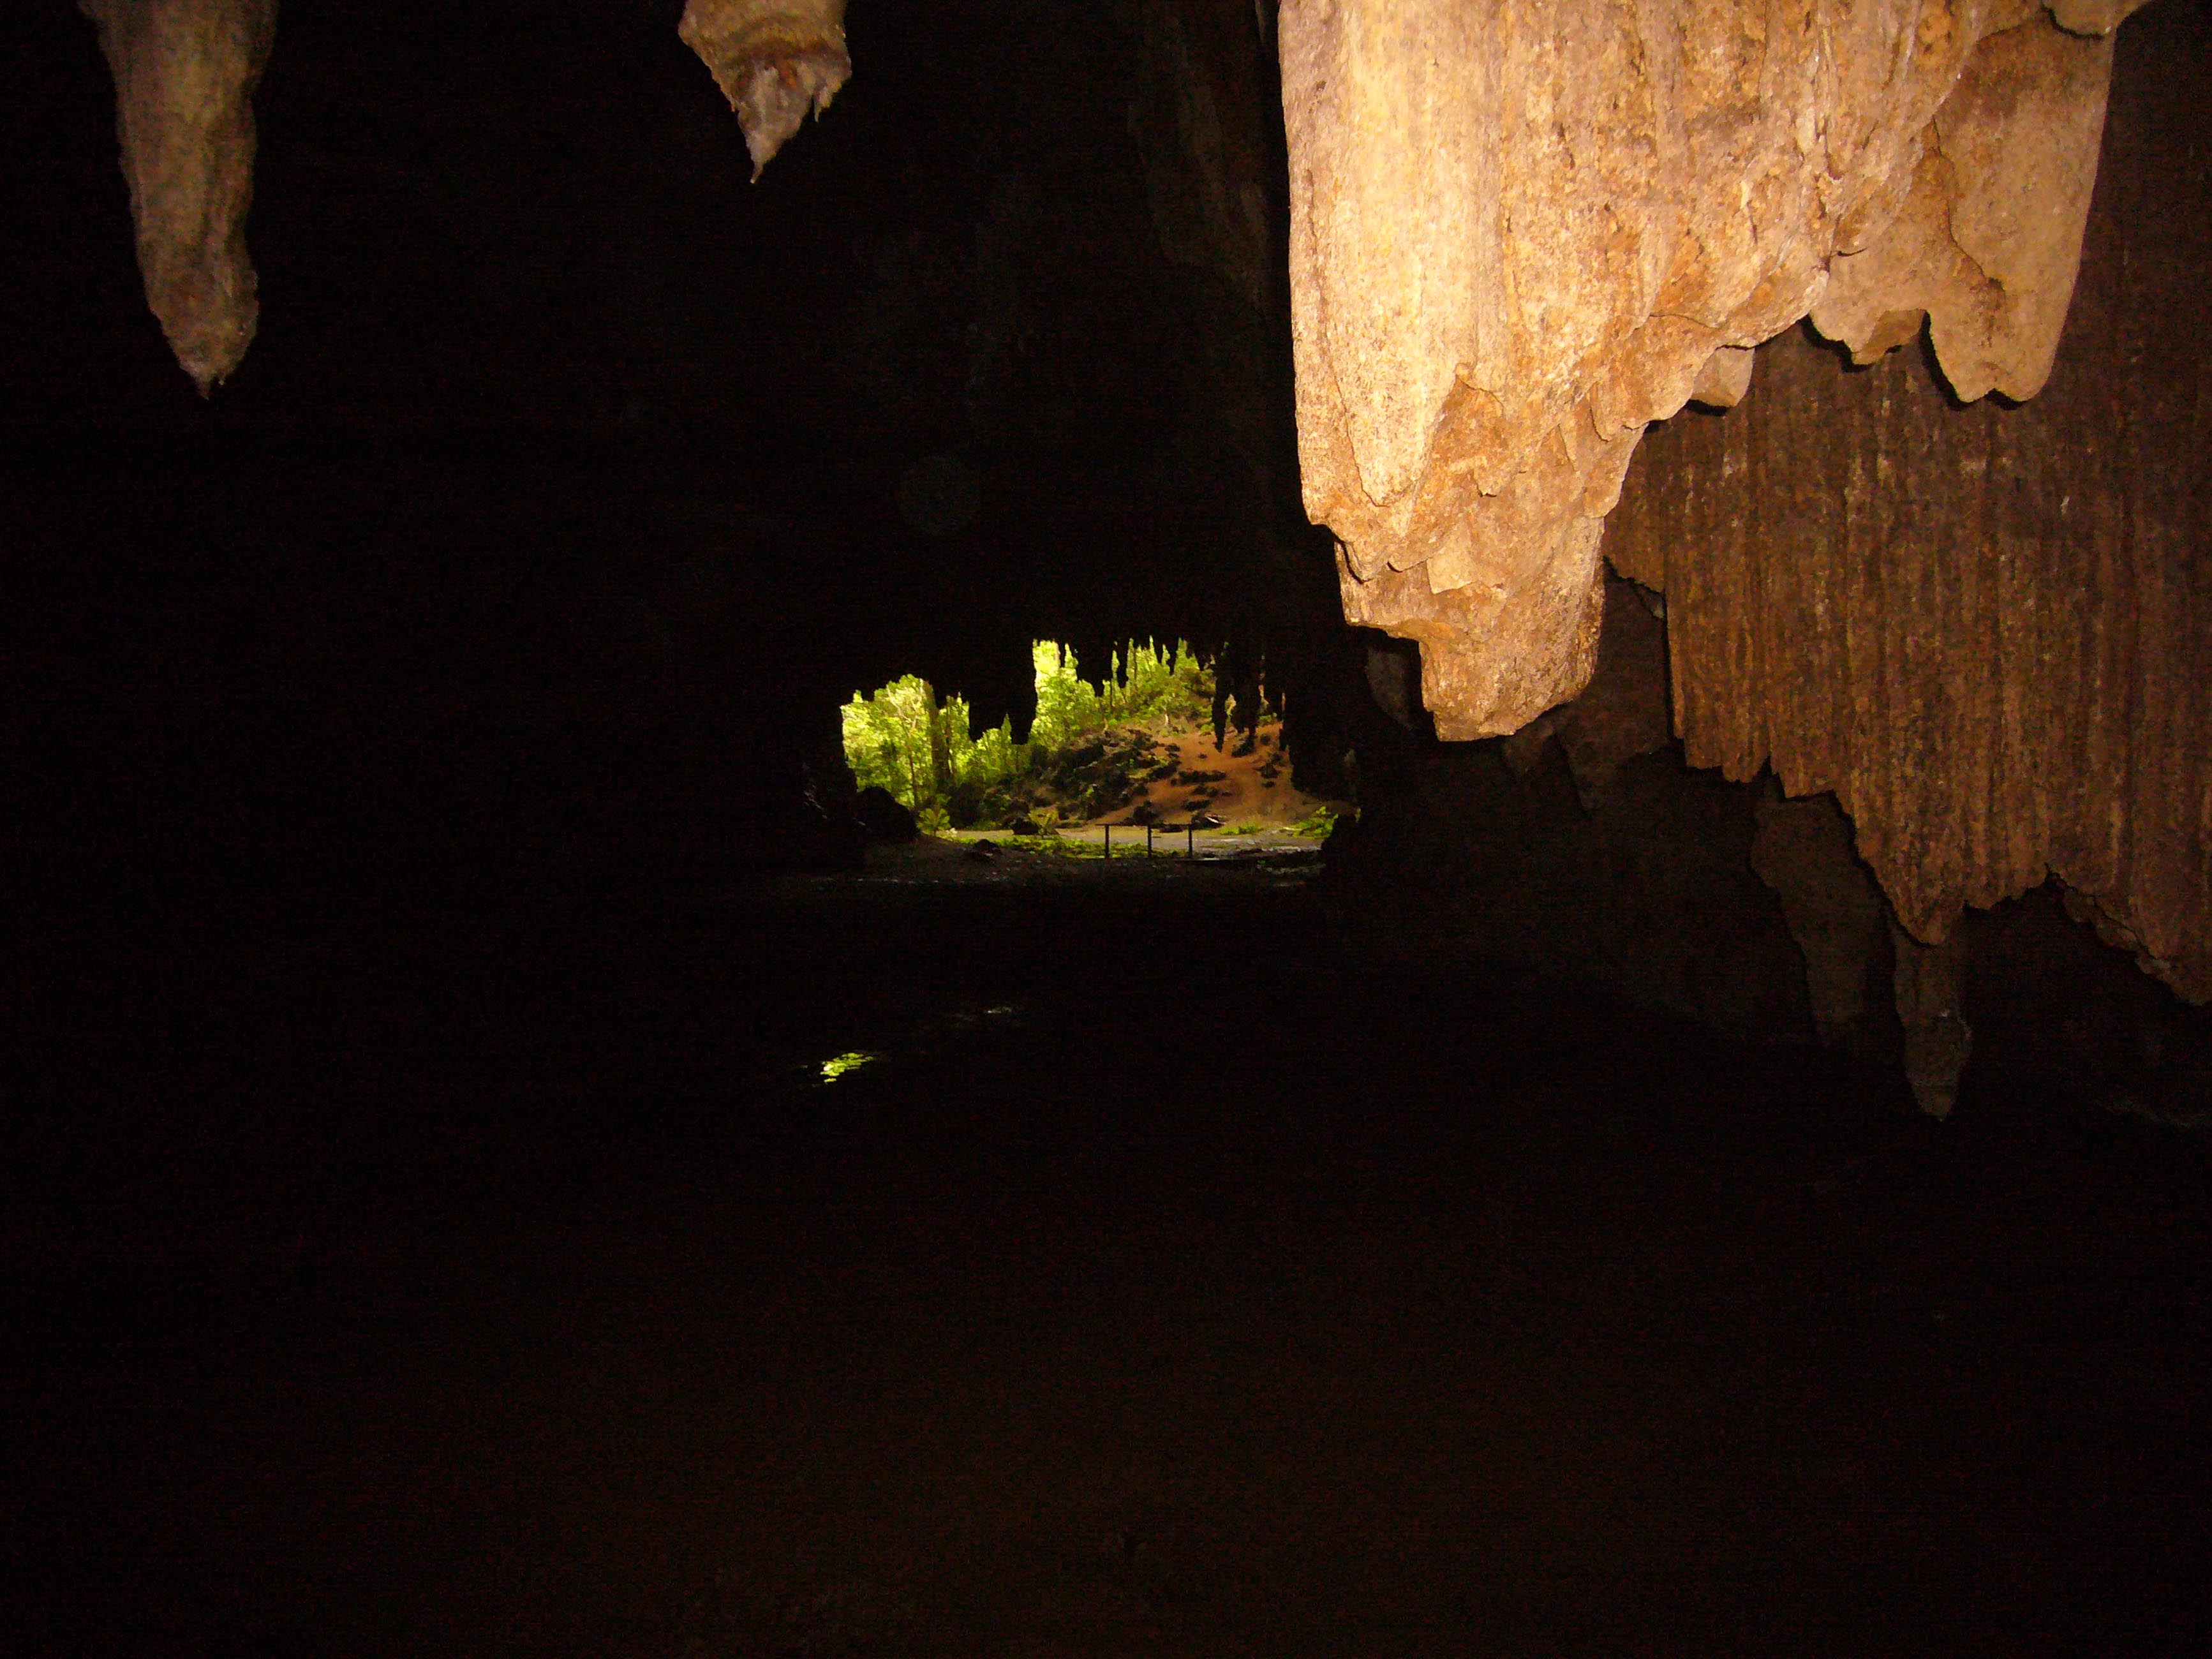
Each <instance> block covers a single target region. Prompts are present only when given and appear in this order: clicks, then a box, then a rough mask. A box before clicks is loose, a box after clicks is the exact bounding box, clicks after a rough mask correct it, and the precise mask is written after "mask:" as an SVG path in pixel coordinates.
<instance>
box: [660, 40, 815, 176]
mask: <svg viewBox="0 0 2212 1659" xmlns="http://www.w3.org/2000/svg"><path fill="white" fill-rule="evenodd" d="M676 32H677V33H678V35H679V36H681V37H682V39H683V41H684V45H685V46H689V47H690V48H691V50H692V51H694V52H697V53H698V54H699V57H700V59H701V61H702V62H703V63H704V64H706V65H707V67H708V69H709V70H712V71H713V72H714V84H715V85H716V86H719V87H720V88H721V89H722V96H724V97H725V98H726V99H728V100H730V107H731V108H732V110H734V111H736V112H737V116H738V125H739V126H740V127H742V128H743V129H744V135H745V152H746V154H748V155H750V156H751V157H752V160H753V177H754V178H755V179H758V178H759V177H760V176H761V170H762V169H763V167H767V166H768V164H769V161H773V160H774V159H775V153H776V151H778V150H780V149H782V148H783V146H784V141H785V140H787V139H788V138H789V137H791V136H792V134H793V133H794V132H797V131H799V125H800V123H802V122H804V121H805V119H806V118H807V117H808V116H809V115H819V114H820V113H821V112H823V110H825V109H827V108H829V100H831V99H833V98H835V97H836V95H837V92H838V88H841V87H842V86H843V85H844V84H845V82H846V80H847V79H848V77H849V76H851V75H852V73H853V60H852V58H850V57H849V56H848V55H847V53H846V51H845V0H690V4H689V5H687V6H685V7H684V21H682V22H680V23H678V25H677V30H676Z"/></svg>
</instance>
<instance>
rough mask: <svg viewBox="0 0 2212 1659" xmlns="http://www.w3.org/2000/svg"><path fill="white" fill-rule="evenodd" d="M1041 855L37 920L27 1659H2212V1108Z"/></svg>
mask: <svg viewBox="0 0 2212 1659" xmlns="http://www.w3.org/2000/svg"><path fill="white" fill-rule="evenodd" d="M1050 865H1051V867H1050V868H1049V869H1042V870H1040V871H1036V872H1027V873H1025V872H1024V868H1023V867H1022V866H1018V865H1006V864H1001V863H994V864H992V865H990V866H984V865H981V864H977V863H972V862H969V861H968V860H962V859H957V858H955V859H953V860H950V861H947V860H942V859H939V860H937V861H936V862H935V863H933V864H932V865H930V866H927V867H922V866H894V867H892V868H890V869H885V868H882V867H879V868H878V870H877V871H876V872H875V873H874V878H872V879H868V880H856V879H853V878H810V879H803V880H780V881H777V882H773V883H768V884H760V885H756V886H753V887H750V888H748V889H746V890H744V891H743V892H739V893H730V894H720V895H709V896H695V897H684V898H676V897H667V896H610V897H602V898H596V899H591V900H581V899H571V900H567V901H562V902H521V901H504V900H503V901H500V902H483V903H480V904H467V903H459V904H455V903H441V904H437V905H432V904H430V903H428V902H417V903H410V902H404V901H399V900H391V899H382V900H377V901H374V902H371V901H369V900H366V899H362V900H356V901H350V902H344V903H336V902H333V903H330V904H327V905H324V906H320V907H317V906H314V905H310V904H305V903H301V902H298V901H289V902H286V903H284V904H283V905H282V906H281V907H278V906H274V905H271V906H269V907H267V908H262V907H259V906H258V905H257V904H256V903H254V902H248V901H222V902H217V901H213V900H210V901H206V902H201V903H198V904H197V905H188V906H181V907H179V908H173V909H168V910H165V911H162V912H160V913H158V914H157V913H154V912H151V911H147V912H141V913H136V914H133V913H128V912H126V911H125V910H123V909H120V908H118V909H115V910H112V911H110V912H108V913H107V914H105V915H97V916H94V917H87V916H86V915H82V913H79V912H72V913H70V914H69V915H66V916H63V917H49V918H47V919H46V920H45V921H40V920H39V919H38V918H36V917H33V918H30V919H28V920H27V921H26V922H25V923H24V925H23V926H22V927H21V928H20V929H19V931H18V933H17V942H16V945H15V947H14V949H13V951H12V954H11V957H10V960H9V965H8V969H7V974H8V977H7V980H6V981H5V983H6V995H7V998H8V1001H7V1005H6V1006H7V1009H8V1014H9V1021H10V1026H11V1035H10V1039H9V1051H8V1054H9V1058H8V1066H7V1097H6V1111H7V1123H8V1128H7V1131H6V1133H7V1136H8V1140H7V1144H6V1146H5V1149H4V1150H5V1152H6V1169H7V1171H8V1174H7V1177H6V1178H7V1181H8V1183H9V1188H10V1190H9V1194H8V1200H9V1201H8V1203H7V1206H6V1209H5V1213H4V1221H0V1226H4V1233H0V1241H3V1242H0V1248H4V1251H5V1266H6V1268H7V1275H6V1289H5V1291H4V1301H0V1319H3V1320H4V1324H0V1339H4V1341H5V1344H6V1347H7V1350H8V1354H9V1358H8V1364H7V1365H6V1368H5V1375H6V1377H7V1379H8V1381H7V1383H6V1389H7V1393H6V1402H5V1403H6V1418H7V1421H8V1423H9V1440H10V1443H11V1445H10V1448H9V1449H8V1450H7V1451H6V1453H5V1456H6V1463H5V1465H4V1466H0V1489H4V1490H5V1491H6V1492H9V1494H10V1497H9V1499H8V1500H7V1504H6V1506H5V1510H4V1518H0V1529H3V1530H0V1545H4V1552H3V1553H0V1570H4V1571H5V1574H6V1577H5V1580H4V1581H0V1588H4V1596H5V1602H6V1605H7V1607H8V1608H9V1613H8V1615H7V1622H8V1623H9V1625H10V1626H13V1627H14V1634H13V1635H12V1636H11V1637H10V1638H9V1639H8V1640H7V1641H6V1642H5V1644H4V1645H5V1646H6V1648H7V1650H9V1652H11V1653H19V1654H24V1655H44V1654H48V1653H65V1652H88V1651H100V1652H116V1653H125V1652H130V1653H155V1652H160V1653H193V1652H208V1653H216V1652H220V1653H222V1654H225V1655H229V1656H247V1655H258V1654H310V1653H312V1654H316V1655H323V1656H344V1655H356V1654H359V1655H373V1654H386V1653H403V1652H404V1653H422V1654H444V1653H453V1654H461V1653H466V1654H471V1655H482V1656H492V1655H507V1654H513V1655H565V1654H593V1655H598V1654H607V1655H638V1656H706V1655H755V1654H760V1655H769V1654H841V1655H861V1654H880V1655H904V1654H915V1655H938V1654H945V1655H951V1654H960V1655H968V1654H975V1655H1008V1656H1015V1655H1021V1656H1028V1655H1040V1656H1041V1655H1069V1656H1075V1655H1084V1656H1088V1655H1119V1654H1151V1653H1160V1654H1190V1655H1199V1654H1208V1655H1222V1654H1230V1655H1234V1654H1254V1655H1261V1654H1265V1655H1308V1654H1310V1655H1315V1656H1324V1655H1326V1656H1340V1655H1355V1654H1356V1655H1389V1654H1401V1653H1403V1654H1428V1653H1434V1654H1455V1655H1457V1654H1493V1653H1494V1654H1499V1655H1509V1654H1510V1655H1530V1654H1553V1653H1558V1654H1630V1653H1655V1654H1656V1653H1668V1654H1672V1653H1681V1654H1699V1655H1712V1654H1728V1653H1743V1654H1760V1655H1771V1654H1782V1653H1790V1654H1829V1653H1832V1654H1838V1655H1844V1654H1849V1655H1866V1654H1875V1653H1887V1652H1895V1653H1930V1652H1937V1653H1942V1652H1956V1653H1960V1654H1975V1655H1982V1654H1989V1653H1997V1652H2002V1653H2054V1654H2055V1653H2073V1652H2084V1651H2090V1650H2097V1651H2103V1652H2130V1653H2146V1652H2154V1651H2182V1650H2188V1649H2190V1648H2191V1647H2192V1646H2193V1645H2194V1644H2195V1643H2196V1642H2197V1641H2198V1640H2201V1639H2202V1638H2203V1636H2204V1635H2205V1632H2204V1630H2203V1606H2204V1595H2203V1586H2204V1584H2205V1583H2208V1582H2212V1544H2208V1540H2212V1474H2208V1463H2207V1459H2206V1450H2207V1438H2208V1435H2207V1429H2206V1424H2207V1420H2208V1419H2207V1413H2206V1407H2207V1405H2208V1400H2207V1390H2206V1386H2205V1377H2206V1371H2205V1359H2206V1357H2207V1352H2208V1332H2207V1322H2208V1306H2212V1304H2208V1300H2207V1297H2206V1295H2205V1291H2206V1290H2207V1288H2208V1279H2212V1252H2208V1249H2207V1245H2208V1243H2212V1210H2208V1205H2207V1201H2206V1200H2207V1193H2208V1180H2207V1176H2208V1159H2207V1157H2206V1155H2205V1152H2204V1148H2203V1143H2202V1142H2201V1141H2199V1140H2197V1139H2193V1138H2191V1137H2188V1136H2184V1135H2179V1134H2175V1133H2170V1132H2166V1131H2162V1130H2160V1129H2158V1128H2156V1127H2152V1126H2148V1125H2143V1124H2139V1123H2136V1122H2132V1121H2121V1120H2118V1119H2113V1118H2110V1117H2107V1116H2105V1115H2100V1114H2097V1113H2094V1112H2090V1111H2086V1110H2081V1109H2076V1108H2075V1107H2073V1106H2071V1105H2069V1103H2067V1102H2066V1101H2064V1100H2063V1098H2056V1097H2052V1098H2043V1099H2028V1098H2021V1099H2018V1100H2010V1101H1996V1100H1990V1099H1983V1100H1980V1101H1978V1102H1977V1101H1974V1100H1972V1099H1971V1098H1970V1099H1969V1100H1968V1101H1967V1102H1966V1103H1963V1104H1962V1108H1961V1111H1960V1116H1959V1118H1957V1119H1956V1120H1954V1122H1953V1123H1951V1124H1950V1125H1948V1126H1937V1125H1934V1124H1931V1123H1928V1122H1925V1121H1921V1120H1919V1119H1917V1117H1915V1116H1914V1115H1911V1112H1910V1109H1909V1107H1908V1106H1907V1105H1906V1103H1905V1101H1904V1099H1903V1097H1902V1092H1901V1089H1900V1088H1899V1086H1898V1085H1894V1084H1893V1082H1891V1081H1889V1080H1887V1079H1880V1078H1872V1077H1869V1076H1868V1075H1866V1074H1863V1073H1857V1072H1855V1071H1852V1070H1850V1069H1848V1068H1846V1067H1844V1066H1841V1065H1840V1064H1839V1063H1838V1062H1834V1061H1832V1060H1827V1059H1825V1058H1821V1057H1819V1056H1815V1055H1813V1054H1807V1053H1803V1052H1799V1051H1795V1050H1788V1049H1771V1050H1749V1049H1744V1048H1731V1047H1729V1046H1727V1045H1725V1044H1723V1043H1721V1042H1717V1041H1715V1040H1712V1039H1710V1038H1706V1037H1704V1036H1699V1035H1696V1034H1694V1033H1692V1032H1691V1031H1689V1030H1686V1029H1684V1028H1681V1027H1678V1026H1675V1025H1672V1024H1666V1023H1663V1022H1660V1021H1656V1020H1653V1019H1650V1018H1644V1017H1640V1016H1632V1015H1628V1014H1625V1013H1622V1012H1620V1011H1618V1010H1614V1009H1611V1008H1608V1007H1606V1006H1599V1005H1595V1004H1593V1003H1590V1002H1588V1001H1579V1000H1574V999H1572V998H1570V997H1566V996H1563V995H1561V994H1557V993H1554V992H1551V991H1548V990H1546V989H1544V988H1542V987H1538V986H1536V985H1534V984H1531V983H1526V982H1488V983H1480V984H1473V983H1466V982H1459V983H1451V984H1437V985H1419V984H1413V983H1407V982H1402V981H1401V982H1395V983H1391V982H1383V981H1376V980H1371V979H1364V978H1362V977H1360V976H1359V975H1357V974H1356V973H1354V972H1353V971H1352V970H1351V969H1350V968H1349V967H1348V966H1347V965H1346V964H1345V963H1340V962H1338V961H1336V960H1334V959H1333V958H1332V957H1331V956H1330V954H1329V952H1328V948H1327V947H1326V945H1325V943H1324V941H1323V939H1322V936H1321V933H1320V924H1319V921H1318V916H1317V911H1316V906H1315V904H1314V902H1313V900H1312V898H1311V896H1310V893H1309V892H1308V891H1307V890H1306V888H1305V885H1304V878H1303V877H1302V876H1301V875H1300V874H1299V873H1297V872H1295V871H1289V870H1285V869H1282V868H1267V867H1256V866H1255V867H1246V868H1237V869H1230V868H1218V867H1211V866H1206V867H1200V868H1191V867H1189V866H1185V865H1183V864H1182V863H1181V861H1171V860H1156V861H1154V862H1153V863H1152V865H1150V866H1147V865H1145V864H1143V863H1142V862H1141V861H1138V860H1131V861H1128V862H1127V863H1117V864H1115V866H1111V867H1110V868H1109V867H1108V866H1100V865H1098V864H1097V863H1096V862H1095V861H1093V862H1091V863H1089V864H1080V863H1077V862H1074V861H1071V860H1053V861H1050ZM839 1055H854V1056H860V1055H874V1056H878V1057H877V1058H874V1059H872V1060H868V1061H867V1062H866V1063H863V1064H860V1065H857V1066H854V1067H853V1068H852V1069H849V1070H846V1071H844V1072H843V1073H842V1075H841V1076H839V1077H837V1078H836V1080H835V1081H831V1082H825V1081H824V1080H823V1073H822V1066H823V1062H824V1061H825V1060H830V1059H832V1058H833V1057H836V1056H839Z"/></svg>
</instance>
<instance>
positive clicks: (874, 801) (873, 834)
mask: <svg viewBox="0 0 2212 1659" xmlns="http://www.w3.org/2000/svg"><path fill="white" fill-rule="evenodd" d="M853 816H854V818H855V819H857V820H858V821H859V823H860V833H861V834H862V835H863V836H866V837H867V838H868V839H869V840H870V841H882V842H891V843H893V844H894V845H902V844H903V843H905V842H910V841H914V840H915V839H917V838H918V837H919V836H921V825H920V824H918V823H915V817H914V814H913V813H912V812H909V811H908V810H907V809H906V806H905V805H904V803H902V801H901V800H900V799H899V798H898V797H897V796H896V795H894V794H893V793H891V792H890V790H888V789H886V788H884V787H883V786H882V785H881V784H870V785H869V786H868V787H866V789H863V790H862V791H860V795H859V796H858V798H857V799H855V800H854V803H853Z"/></svg>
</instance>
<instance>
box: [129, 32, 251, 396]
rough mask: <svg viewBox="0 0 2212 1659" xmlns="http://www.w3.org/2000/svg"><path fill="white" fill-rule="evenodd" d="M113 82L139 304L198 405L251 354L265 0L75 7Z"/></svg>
mask: <svg viewBox="0 0 2212 1659" xmlns="http://www.w3.org/2000/svg"><path fill="white" fill-rule="evenodd" d="M85 11H86V14H87V15H88V16H90V17H91V18H92V20H93V21H94V23H95V24H96V25H98V27H99V29H100V51H101V52H102V53H104V54H105V55H106V58H107V65H108V69H109V70H110V72H111V73H112V75H113V76H114V77H115V109H116V128H117V131H118V137H119V138H120V141H121V144H122V152H123V174H124V177H125V179H127V180H128V181H129V183H130V186H131V221H132V223H133V224H134V225H135V226H136V227H137V240H138V267H139V270H140V272H141V273H142V274H143V276H144V278H145V283H146V302H147V304H148V305H149V306H151V307H153V311H154V314H155V316H156V317H157V318H159V319H161V331H162V332H163V333H164V334H165V335H167V337H168V341H169V345H170V348H171V349H173V351H175V353H176V354H177V362H179V364H180V365H181V366H182V367H183V368H184V370H185V373H186V374H189V375H191V377H192V380H193V381H194V382H195V383H196V384H197V386H199V389H200V391H201V392H202V393H203V394H205V393H206V392H209V391H210V390H212V389H213V388H214V386H216V384H217V383H218V382H220V381H222V380H225V379H227V378H228V376H229V374H230V373H231V371H232V370H233V369H234V368H237V367H238V365H239V362H240V359H242V358H243V357H244V356H246V347H247V346H248V345H250V344H252V340H253V331H254V327H255V325H256V324H257V322H258V319H259V307H258V304H257V302H256V300H255V297H254V287H255V283H254V275H253V264H252V259H251V258H248V256H247V253H246V210H247V208H248V207H249V206H250V205H251V204H252V200H253V148H254V133H253V88H254V84H255V82H258V80H259V79H260V76H261V66H262V64H264V63H265V62H266V61H267V59H268V56H269V46H270V40H272V39H273V37H274V35H275V33H276V0H85Z"/></svg>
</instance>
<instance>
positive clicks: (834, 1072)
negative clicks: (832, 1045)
mask: <svg viewBox="0 0 2212 1659" xmlns="http://www.w3.org/2000/svg"><path fill="white" fill-rule="evenodd" d="M882 1058H883V1056H882V1055H881V1054H872V1053H871V1052H870V1051H869V1050H867V1049H866V1048H855V1049H854V1050H852V1051H851V1052H850V1053H849V1054H833V1055H831V1056H830V1057H829V1059H828V1060H823V1062H822V1080H823V1082H824V1083H835V1082H836V1080H837V1079H839V1078H841V1077H842V1076H844V1075H845V1073H848V1072H857V1071H859V1070H860V1067H862V1066H872V1065H873V1064H875V1062H876V1061H878V1060H881V1059H882Z"/></svg>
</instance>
